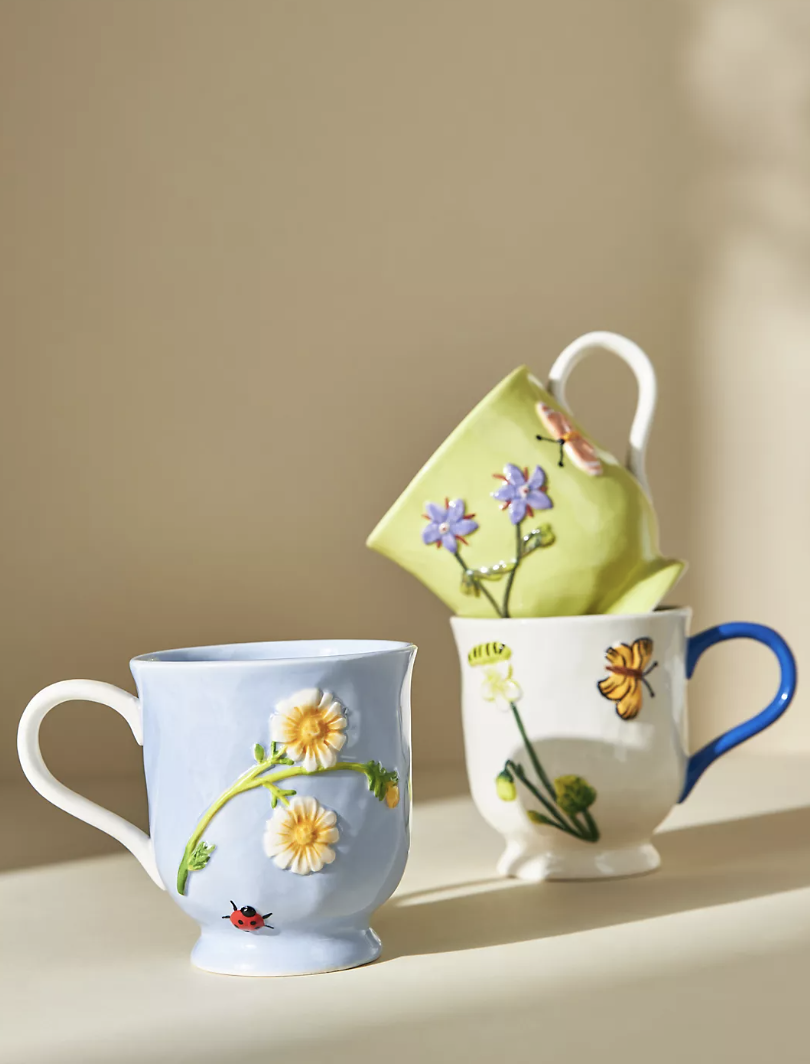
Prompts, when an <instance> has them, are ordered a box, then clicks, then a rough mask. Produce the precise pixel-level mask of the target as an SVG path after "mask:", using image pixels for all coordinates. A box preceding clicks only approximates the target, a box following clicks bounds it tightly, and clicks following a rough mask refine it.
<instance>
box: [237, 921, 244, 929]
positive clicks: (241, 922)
mask: <svg viewBox="0 0 810 1064" xmlns="http://www.w3.org/2000/svg"><path fill="white" fill-rule="evenodd" d="M236 922H237V924H239V926H240V927H241V926H242V924H243V923H244V922H245V921H244V920H237V921H236Z"/></svg>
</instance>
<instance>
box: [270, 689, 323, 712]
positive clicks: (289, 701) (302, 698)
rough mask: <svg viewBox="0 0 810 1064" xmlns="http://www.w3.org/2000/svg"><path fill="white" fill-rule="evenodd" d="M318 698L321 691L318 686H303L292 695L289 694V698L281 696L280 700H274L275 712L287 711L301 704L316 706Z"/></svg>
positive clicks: (319, 698)
mask: <svg viewBox="0 0 810 1064" xmlns="http://www.w3.org/2000/svg"><path fill="white" fill-rule="evenodd" d="M320 700H321V692H320V689H319V688H317V687H305V688H304V689H303V690H301V691H296V692H295V694H294V695H290V697H289V698H282V700H281V701H280V702H276V713H282V714H284V713H289V712H290V711H291V710H293V709H297V708H300V707H301V706H317V704H318V703H319V702H320Z"/></svg>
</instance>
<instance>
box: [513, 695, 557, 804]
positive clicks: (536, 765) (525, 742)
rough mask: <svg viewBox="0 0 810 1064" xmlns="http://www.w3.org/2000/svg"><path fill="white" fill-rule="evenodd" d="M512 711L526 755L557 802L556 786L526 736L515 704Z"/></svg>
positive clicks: (553, 799)
mask: <svg viewBox="0 0 810 1064" xmlns="http://www.w3.org/2000/svg"><path fill="white" fill-rule="evenodd" d="M509 705H510V707H511V709H512V715H513V716H514V718H515V723H516V724H517V726H518V731H519V732H520V737H521V739H522V740H523V745H524V746H525V747H526V753H527V754H528V755H529V758H530V760H531V763H532V766H533V768H534V771H535V772H536V773H537V778H538V779H539V780H540V782H541V783H542V784H543V786H544V787H545V788H546V790H547V791H548V793H549V795H550V796H551V800H552V801H553V802H556V801H557V792H556V791H555V789H554V785H553V784H552V782H551V780H550V779H549V778H548V776H547V775H546V773H545V770H544V768H543V766H542V765H541V764H540V758H539V757H538V756H537V751H536V750H535V749H534V746H533V745H532V744H531V743H530V742H529V736H528V735H527V734H526V729H525V728H524V727H523V718H522V717H521V715H520V710H519V709H518V707H517V706H516V705H515V703H514V702H510V703H509Z"/></svg>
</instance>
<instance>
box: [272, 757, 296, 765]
mask: <svg viewBox="0 0 810 1064" xmlns="http://www.w3.org/2000/svg"><path fill="white" fill-rule="evenodd" d="M276 764H277V765H294V764H295V762H294V761H293V759H292V758H291V757H277V758H276Z"/></svg>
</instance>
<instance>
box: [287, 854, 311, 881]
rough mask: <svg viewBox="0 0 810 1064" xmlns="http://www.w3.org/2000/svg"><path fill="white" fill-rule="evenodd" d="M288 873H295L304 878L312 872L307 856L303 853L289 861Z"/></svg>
mask: <svg viewBox="0 0 810 1064" xmlns="http://www.w3.org/2000/svg"><path fill="white" fill-rule="evenodd" d="M290 871H291V872H295V873H296V875H299V876H306V875H309V873H310V872H311V871H312V869H311V867H310V863H309V859H308V855H306V856H305V854H304V853H297V854H296V855H295V856H294V857H293V859H292V860H291V861H290Z"/></svg>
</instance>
